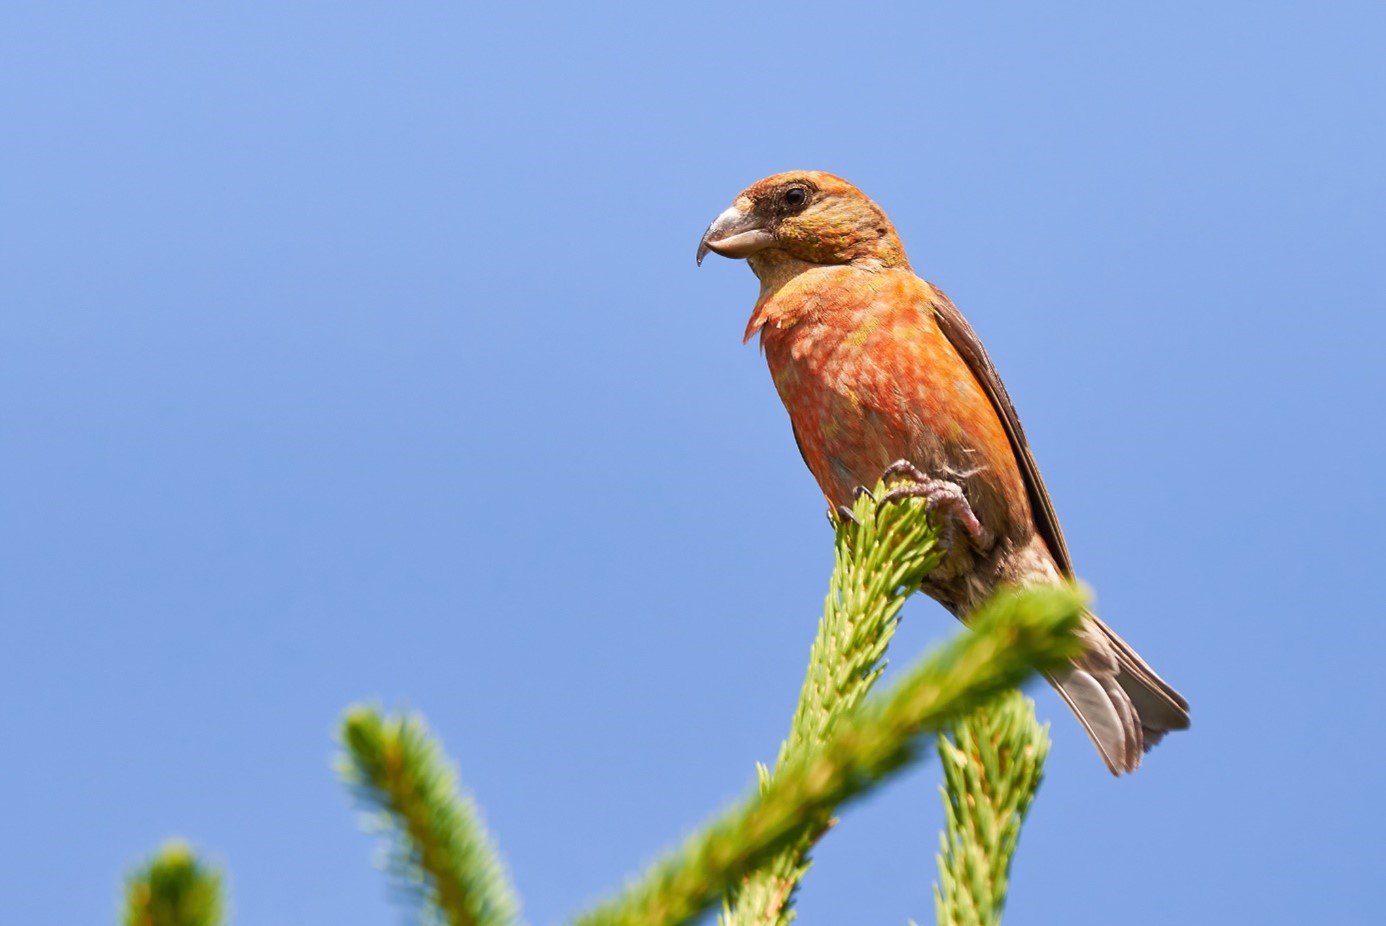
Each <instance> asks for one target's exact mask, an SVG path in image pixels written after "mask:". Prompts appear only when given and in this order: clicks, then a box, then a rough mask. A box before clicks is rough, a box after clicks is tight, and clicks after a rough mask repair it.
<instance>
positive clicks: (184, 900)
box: [121, 840, 222, 926]
mask: <svg viewBox="0 0 1386 926" xmlns="http://www.w3.org/2000/svg"><path fill="white" fill-rule="evenodd" d="M121 922H122V923H123V924H124V926H220V924H221V922H222V899H221V875H220V874H219V873H217V872H216V871H215V870H213V869H211V868H209V867H207V866H206V865H204V864H203V863H202V862H199V861H198V860H197V856H195V855H194V854H193V851H192V849H191V848H189V847H188V845H187V844H186V843H183V842H179V841H178V840H171V841H170V842H168V843H165V844H164V846H163V848H161V849H160V850H159V851H158V852H157V853H155V854H154V857H153V858H151V859H149V861H147V862H145V863H144V864H143V865H141V866H140V867H139V868H138V869H137V870H136V871H135V872H134V873H133V874H131V875H130V877H129V878H128V879H126V883H125V907H124V911H123V916H122V918H121Z"/></svg>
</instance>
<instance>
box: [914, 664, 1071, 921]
mask: <svg viewBox="0 0 1386 926" xmlns="http://www.w3.org/2000/svg"><path fill="white" fill-rule="evenodd" d="M950 732H951V733H952V738H951V739H949V737H948V736H946V735H943V734H940V735H939V738H938V753H939V759H940V761H941V762H942V764H943V772H944V780H945V786H944V787H942V788H940V789H939V790H940V791H941V793H942V794H943V805H944V808H945V810H946V812H947V831H946V832H945V833H942V834H940V836H939V843H940V851H939V855H938V871H939V883H938V884H936V885H935V886H934V905H935V908H936V909H937V911H938V923H939V926H999V924H1000V922H1001V912H1002V908H1003V907H1004V905H1005V902H1006V880H1007V875H1008V873H1009V871H1010V865H1011V858H1012V857H1013V856H1014V854H1015V848H1016V843H1017V841H1018V840H1019V839H1020V826H1021V824H1022V823H1023V822H1024V820H1025V814H1026V812H1027V811H1028V810H1029V809H1030V804H1031V802H1032V801H1033V800H1034V798H1035V792H1036V791H1038V790H1039V786H1040V780H1041V779H1042V778H1043V772H1044V760H1045V757H1046V756H1047V755H1048V754H1049V727H1048V725H1047V724H1046V725H1045V726H1040V725H1039V723H1037V722H1036V720H1035V704H1034V702H1033V701H1031V700H1030V699H1029V698H1027V697H1025V696H1024V695H1023V694H1021V693H1020V692H1019V691H1008V692H1005V693H1004V694H1002V695H1000V696H999V697H997V698H996V699H995V700H993V701H991V702H990V703H988V704H985V705H982V706H981V707H979V708H977V709H976V710H975V711H973V712H972V713H970V714H968V715H967V716H965V717H963V718H961V719H959V720H957V721H956V722H954V723H953V724H952V727H951V731H950Z"/></svg>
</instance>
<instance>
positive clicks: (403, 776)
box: [338, 705, 519, 926]
mask: <svg viewBox="0 0 1386 926" xmlns="http://www.w3.org/2000/svg"><path fill="white" fill-rule="evenodd" d="M341 737H342V745H343V747H344V749H345V753H344V754H343V756H342V757H341V760H340V762H339V766H338V771H339V773H340V774H341V776H342V777H343V779H345V780H346V782H347V783H348V785H349V786H350V787H351V789H352V790H353V792H354V793H355V795H356V798H357V800H358V802H359V803H360V804H361V805H362V806H363V807H365V808H367V809H368V810H369V811H372V812H373V814H374V821H375V822H376V824H377V825H378V826H379V828H380V829H382V830H383V831H384V832H386V833H387V834H388V838H389V839H390V842H391V844H392V848H391V851H390V854H389V857H388V861H387V863H386V866H385V867H386V869H387V871H388V872H389V873H390V875H391V877H392V878H393V880H394V883H395V886H396V887H397V888H399V889H401V890H402V891H403V892H404V893H405V894H406V895H408V896H410V897H412V898H414V899H415V900H416V901H418V902H419V904H420V909H421V913H422V915H423V916H424V918H425V921H426V922H439V923H447V924H449V926H509V924H512V923H515V922H516V921H517V918H518V909H519V905H518V903H517V902H516V900H515V895H514V892H513V891H512V890H511V888H510V884H509V881H508V880H507V878H506V874H505V870H504V868H503V866H502V864H501V861H500V856H499V855H498V854H497V853H496V850H495V849H494V847H492V845H491V841H490V838H489V837H488V836H487V834H486V830H485V827H484V826H483V825H482V822H481V815H480V813H479V812H478V811H477V809H476V805H475V804H474V803H473V802H472V800H471V798H470V797H467V796H464V795H462V794H461V793H460V792H459V791H458V787H457V781H456V777H455V776H454V774H453V770H452V767H451V765H450V764H449V763H448V761H447V759H446V757H445V756H444V755H443V752H442V749H441V747H440V746H439V745H438V744H437V742H436V741H435V740H434V739H433V738H432V737H431V736H430V735H429V732H428V727H427V726H426V725H425V724H424V721H423V719H422V718H421V717H418V716H409V715H404V716H394V717H385V716H382V715H381V713H380V712H379V711H378V710H377V709H375V708H373V707H366V706H361V705H357V706H356V707H353V708H351V709H350V710H348V711H347V714H346V717H345V719H344V720H343V722H342V733H341Z"/></svg>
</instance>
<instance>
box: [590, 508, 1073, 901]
mask: <svg viewBox="0 0 1386 926" xmlns="http://www.w3.org/2000/svg"><path fill="white" fill-rule="evenodd" d="M892 509H895V513H896V514H897V515H898V517H892V516H891V514H890V512H891V510H892ZM874 514H875V506H874V503H871V502H870V501H869V500H866V499H863V500H859V501H858V505H857V521H858V522H859V523H857V524H848V525H845V526H844V527H843V528H842V529H841V530H840V531H839V537H840V538H841V537H842V534H844V533H845V534H847V535H848V536H847V539H846V540H845V541H843V540H841V539H840V542H839V561H838V564H837V569H836V570H835V573H836V575H835V577H834V580H833V585H832V588H833V589H834V590H835V592H836V593H837V595H838V596H842V595H847V594H852V595H856V594H858V593H862V592H864V591H870V592H871V593H872V594H874V596H875V597H872V598H869V600H868V599H857V600H856V601H855V605H854V607H855V608H856V609H857V610H856V611H854V617H857V618H859V617H861V616H862V614H863V613H865V612H869V611H874V612H875V614H876V616H877V621H878V623H877V626H876V627H875V628H874V629H872V630H870V631H864V632H859V631H861V627H862V622H859V621H857V620H852V619H849V620H848V621H847V622H846V623H847V625H848V626H849V629H847V630H845V631H844V633H845V634H846V636H847V638H848V639H850V640H852V641H854V642H853V645H852V646H850V647H849V649H850V650H851V651H852V652H853V655H852V656H851V657H850V658H849V659H847V660H846V661H845V662H843V663H840V664H828V663H827V662H826V661H819V662H818V663H817V664H815V665H814V666H812V667H811V668H810V670H809V682H808V683H807V684H806V685H805V697H806V698H807V699H808V700H810V701H820V695H821V693H822V692H824V691H826V692H830V693H831V692H835V691H843V690H845V691H847V692H848V693H849V696H851V697H853V698H854V701H860V698H861V696H862V695H864V694H865V689H864V688H861V687H859V686H857V685H854V684H851V683H850V676H851V674H852V673H853V672H856V673H858V674H860V673H865V676H866V677H867V678H869V679H872V680H874V676H875V675H877V674H879V671H880V668H879V665H878V663H879V659H880V655H881V654H880V648H878V641H879V640H880V637H881V635H882V634H884V633H886V631H885V625H886V624H889V623H890V622H892V621H893V620H894V618H895V614H896V613H897V612H898V610H899V603H900V601H902V600H903V598H904V596H905V595H907V594H908V593H909V592H911V591H912V590H913V589H914V587H915V585H917V582H918V578H919V577H922V575H923V573H924V572H926V571H927V569H928V568H929V566H930V565H932V563H931V556H932V553H931V548H929V547H927V546H926V550H925V552H924V553H922V554H919V556H918V559H917V560H916V559H914V558H912V557H913V556H914V554H913V553H912V552H911V551H912V550H913V549H914V548H913V547H911V548H909V549H908V550H902V549H901V547H900V546H899V545H898V541H897V537H899V536H906V537H908V536H911V535H913V534H914V532H916V531H920V532H924V531H927V530H928V528H927V526H926V523H925V522H926V520H927V515H926V512H925V510H924V507H923V505H922V504H918V503H915V502H904V503H901V504H899V505H890V506H885V507H883V508H881V509H880V514H881V518H882V520H881V522H880V531H881V532H880V533H878V532H877V531H876V530H875V529H874V527H873V525H872V522H873V521H874ZM864 539H865V540H869V541H870V542H868V543H861V542H859V541H861V540H864ZM878 545H879V547H883V548H884V549H880V548H878ZM902 556H903V561H902V559H901V557H902ZM848 576H851V578H847V577H848ZM837 600H838V601H840V600H841V598H840V597H839V598H838V599H837ZM835 604H836V602H835V598H834V595H830V596H829V600H828V607H827V617H828V620H829V621H831V620H833V619H834V618H833V616H832V612H833V611H834V610H835ZM1083 604H1084V596H1083V595H1082V594H1081V593H1080V592H1079V591H1077V590H1075V589H1071V588H1060V587H1031V588H1026V589H1022V590H1012V591H1007V592H1003V593H1001V594H1000V595H997V596H996V597H995V598H993V599H992V600H991V601H990V602H989V603H988V604H987V605H985V606H983V607H982V608H981V609H980V610H979V611H978V612H977V614H976V615H974V618H973V622H972V629H971V631H963V632H961V633H960V634H958V635H957V636H956V637H955V638H954V639H953V640H952V641H951V642H950V643H948V644H947V645H946V646H944V647H943V648H941V649H940V650H938V651H937V652H935V653H933V654H930V655H928V656H926V657H924V658H923V659H921V660H920V662H919V663H918V664H916V665H915V666H914V667H913V668H911V669H910V670H909V671H908V672H907V673H906V674H905V676H904V677H903V678H902V679H901V680H900V681H899V682H897V683H896V684H895V685H894V686H893V687H892V689H891V690H890V691H889V692H888V693H887V694H886V695H884V696H882V697H880V698H877V699H875V700H873V701H869V702H866V703H858V704H856V706H855V708H853V709H849V710H839V709H838V708H837V706H836V705H835V703H834V702H833V695H832V694H829V695H828V696H827V697H826V698H823V699H821V702H822V703H820V705H819V706H818V707H813V706H810V707H807V708H802V704H801V708H802V709H801V711H800V712H798V713H797V714H796V723H797V721H798V720H799V719H800V718H801V717H802V718H803V720H804V728H805V729H808V730H810V731H816V732H810V733H809V734H801V735H800V736H799V737H798V742H797V743H796V742H791V743H789V744H787V745H786V747H785V749H784V750H782V752H781V762H780V763H779V766H778V767H777V769H776V772H775V774H774V775H773V776H766V775H762V780H761V787H760V789H759V793H758V794H757V795H756V796H755V797H754V798H752V799H750V800H748V801H746V802H745V803H743V804H742V805H740V806H738V807H736V808H735V809H733V810H732V811H730V812H728V813H725V814H723V815H722V816H721V817H720V818H719V819H718V820H716V821H714V822H713V823H712V824H711V825H709V826H708V827H707V828H705V829H704V830H703V831H701V832H700V833H699V834H697V835H695V836H694V837H693V838H691V839H690V840H688V842H687V843H686V844H685V845H684V847H683V848H682V849H681V850H679V851H678V852H676V853H674V854H672V855H671V856H669V857H668V858H666V859H664V860H662V861H660V862H658V863H656V864H655V865H654V866H653V868H651V869H650V871H649V872H647V874H646V875H645V877H644V878H643V879H641V880H640V881H639V882H638V883H636V884H635V885H633V886H632V887H630V888H628V889H627V890H626V891H625V892H624V893H623V894H622V895H621V896H620V897H619V898H617V899H616V900H614V901H612V902H610V903H608V904H605V905H603V906H600V907H598V908H597V909H595V910H593V911H592V912H590V913H589V914H587V915H586V916H584V917H582V918H580V919H579V920H578V922H579V924H581V926H636V924H640V926H658V924H674V923H684V922H688V921H689V920H691V919H692V918H694V917H696V916H697V915H699V914H700V913H701V912H703V911H704V910H705V909H706V908H707V906H709V905H710V904H712V903H714V902H715V901H716V900H717V899H718V897H720V896H722V895H724V894H725V893H727V892H728V891H732V890H734V889H735V888H736V887H737V885H738V884H740V883H741V881H742V879H743V878H747V877H748V876H750V875H752V873H753V872H755V871H756V870H757V869H759V868H762V867H763V866H766V865H767V864H773V865H776V866H779V867H777V868H775V869H774V870H773V872H772V874H773V877H774V878H776V879H780V880H770V879H764V880H761V881H756V880H753V881H752V882H751V883H753V884H767V885H768V886H769V888H770V889H771V890H772V891H773V890H774V889H778V890H779V891H780V899H781V900H782V901H783V902H784V903H787V901H788V898H789V895H790V894H791V893H792V890H793V887H794V884H795V883H797V877H798V876H799V875H801V874H802V873H803V870H804V868H805V867H806V866H805V865H804V862H803V858H804V852H805V851H806V849H807V847H808V846H810V845H811V844H812V842H813V841H814V840H815V839H816V838H817V837H818V836H820V835H821V834H822V833H823V831H824V830H825V829H826V827H827V825H828V823H829V821H830V820H831V815H832V814H833V812H834V810H835V809H836V808H837V807H838V806H839V805H841V804H842V803H844V802H846V801H849V800H851V799H852V798H855V797H858V796H860V795H862V794H864V793H865V792H867V791H868V790H870V789H871V788H873V787H875V786H876V785H877V784H879V783H880V782H881V781H882V780H884V779H885V778H886V777H887V776H889V775H890V774H892V773H894V772H897V771H899V770H900V769H902V768H903V767H904V766H906V765H907V764H908V763H910V762H911V761H913V760H915V759H916V758H918V757H919V752H920V750H919V737H920V735H921V734H923V733H925V732H930V731H936V730H939V729H941V728H942V727H944V726H945V725H946V724H948V723H950V722H952V721H953V720H955V719H956V718H958V717H960V716H962V715H963V714H966V713H968V712H969V711H971V710H973V709H975V708H976V707H978V706H980V705H981V704H983V703H984V702H986V701H987V700H988V699H990V698H992V697H994V696H995V695H997V694H999V693H1001V692H1002V691H1005V690H1007V689H1009V688H1013V687H1015V686H1016V685H1019V684H1020V683H1021V682H1023V681H1024V680H1025V679H1027V678H1028V677H1029V676H1030V675H1031V674H1032V673H1033V672H1034V671H1035V669H1040V670H1046V669H1055V668H1058V667H1060V666H1062V665H1063V664H1064V663H1065V662H1066V660H1067V659H1069V658H1070V657H1071V656H1073V655H1075V653H1076V652H1077V651H1078V647H1079V644H1078V642H1077V639H1076V636H1075V633H1076V630H1077V627H1078V624H1079V622H1080V620H1081V618H1082V609H1083ZM852 628H854V629H852ZM825 635H826V636H836V635H837V634H836V633H832V632H829V633H826V634H820V637H819V639H820V642H822V641H823V639H824V636H825ZM880 647H881V648H883V642H881V643H880ZM829 648H830V647H829V646H827V645H825V646H824V647H823V648H822V650H821V651H820V650H819V649H818V647H815V657H816V658H820V659H821V656H822V654H823V653H826V652H828V650H829ZM815 679H822V680H824V681H823V683H822V684H821V685H820V684H819V683H817V682H816V681H815ZM827 680H831V681H827ZM824 704H826V706H823V705H824ZM825 712H826V714H827V715H831V716H830V718H829V719H828V720H827V721H825V722H821V721H824V714H825ZM814 736H816V737H817V741H816V742H815V741H814V740H813V737H814ZM793 739H794V736H793V734H791V740H793ZM785 859H789V864H788V865H786V864H785ZM786 872H787V876H786ZM773 899H774V898H773V897H772V900H773ZM782 907H783V904H781V906H780V907H774V908H765V909H762V910H761V911H758V912H759V913H760V914H762V915H765V916H767V917H776V918H778V917H780V916H781V910H782ZM730 915H731V916H736V915H737V914H736V913H735V912H734V911H733V912H732V913H731V914H730ZM749 921H750V922H763V923H773V922H777V921H782V920H777V919H762V920H755V919H754V918H751V919H750V920H749ZM743 922H745V921H743Z"/></svg>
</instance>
